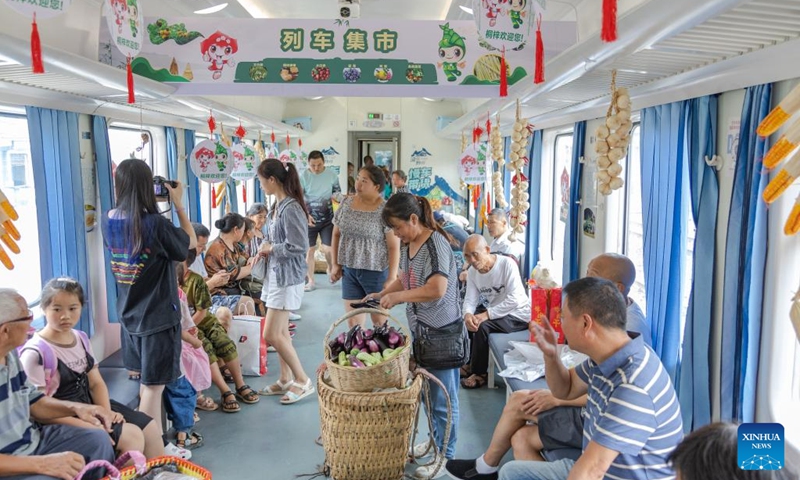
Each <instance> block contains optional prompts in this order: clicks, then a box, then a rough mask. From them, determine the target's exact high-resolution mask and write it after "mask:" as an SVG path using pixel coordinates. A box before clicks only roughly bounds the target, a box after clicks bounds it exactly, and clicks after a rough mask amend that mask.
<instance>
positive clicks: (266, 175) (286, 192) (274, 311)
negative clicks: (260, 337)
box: [258, 158, 314, 405]
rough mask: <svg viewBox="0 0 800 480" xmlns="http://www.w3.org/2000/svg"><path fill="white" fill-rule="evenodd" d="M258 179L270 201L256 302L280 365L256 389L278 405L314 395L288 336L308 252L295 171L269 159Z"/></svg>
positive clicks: (269, 341)
mask: <svg viewBox="0 0 800 480" xmlns="http://www.w3.org/2000/svg"><path fill="white" fill-rule="evenodd" d="M258 180H259V182H260V183H261V188H262V189H263V190H264V192H265V193H266V194H267V195H275V197H276V200H277V201H276V204H275V207H274V208H273V209H272V212H271V213H270V214H269V215H268V216H267V238H266V240H264V242H263V243H262V244H261V247H260V251H261V252H262V253H263V254H264V255H266V256H267V278H265V279H264V289H263V290H262V293H261V300H262V301H263V302H264V305H265V306H266V307H267V325H266V328H265V329H264V338H265V339H266V341H267V342H268V343H269V344H270V345H272V346H273V347H275V350H276V351H277V352H278V356H279V358H280V363H281V376H280V378H279V379H278V381H277V383H274V384H272V385H269V386H267V387H265V388H263V389H261V390H260V391H259V392H258V393H259V394H261V395H283V397H282V398H281V403H282V404H284V405H288V404H291V403H295V402H298V401H300V400H302V399H304V398H306V397H307V396H309V395H311V394H312V393H314V384H313V383H312V382H311V379H310V378H308V375H306V373H305V372H304V371H303V366H302V365H301V364H300V359H299V358H298V357H297V352H296V351H295V349H294V347H293V346H292V342H291V337H290V335H289V311H290V310H296V309H298V308H300V303H301V302H302V300H303V280H304V277H305V273H306V259H305V256H306V251H307V250H308V221H307V219H308V212H307V211H306V208H305V202H304V201H303V191H302V188H301V187H300V178H299V176H298V175H297V170H296V169H295V167H294V165H293V164H291V163H288V164H286V165H285V166H284V165H283V163H281V162H280V161H279V160H276V159H274V158H271V159H268V160H264V161H263V162H261V165H259V166H258Z"/></svg>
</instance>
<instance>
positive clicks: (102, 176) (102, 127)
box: [92, 115, 119, 323]
mask: <svg viewBox="0 0 800 480" xmlns="http://www.w3.org/2000/svg"><path fill="white" fill-rule="evenodd" d="M92 141H93V142H94V152H95V156H96V160H97V186H98V188H99V190H100V215H99V217H100V218H105V216H106V215H108V212H109V211H110V210H111V209H112V208H114V175H113V172H112V165H113V164H112V162H113V160H112V159H111V147H110V144H109V142H108V123H107V122H106V117H99V116H96V115H92ZM98 221H99V219H98ZM103 255H104V256H105V262H104V265H105V277H106V306H107V308H108V321H109V323H118V322H119V317H118V316H117V282H116V281H115V280H114V273H113V272H112V271H111V253H110V252H109V251H108V249H106V248H104V249H103Z"/></svg>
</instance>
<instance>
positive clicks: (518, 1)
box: [508, 0, 528, 28]
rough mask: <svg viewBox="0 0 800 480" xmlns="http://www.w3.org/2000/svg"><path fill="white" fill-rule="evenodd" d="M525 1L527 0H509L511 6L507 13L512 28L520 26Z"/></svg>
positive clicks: (523, 14) (525, 4)
mask: <svg viewBox="0 0 800 480" xmlns="http://www.w3.org/2000/svg"><path fill="white" fill-rule="evenodd" d="M527 3H528V2H527V0H511V3H510V7H511V8H509V10H508V14H509V15H510V16H511V23H512V25H513V26H514V28H519V27H521V26H522V18H523V17H524V16H525V13H526V12H525V7H526V6H527Z"/></svg>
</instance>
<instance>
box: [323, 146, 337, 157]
mask: <svg viewBox="0 0 800 480" xmlns="http://www.w3.org/2000/svg"><path fill="white" fill-rule="evenodd" d="M321 152H322V154H323V155H339V152H337V151H336V149H335V148H333V147H328V148H326V149H323V150H321Z"/></svg>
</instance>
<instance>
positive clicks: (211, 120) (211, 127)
mask: <svg viewBox="0 0 800 480" xmlns="http://www.w3.org/2000/svg"><path fill="white" fill-rule="evenodd" d="M216 129H217V121H216V120H214V115H213V112H212V111H211V110H209V111H208V131H209V133H211V135H214V130H216Z"/></svg>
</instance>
